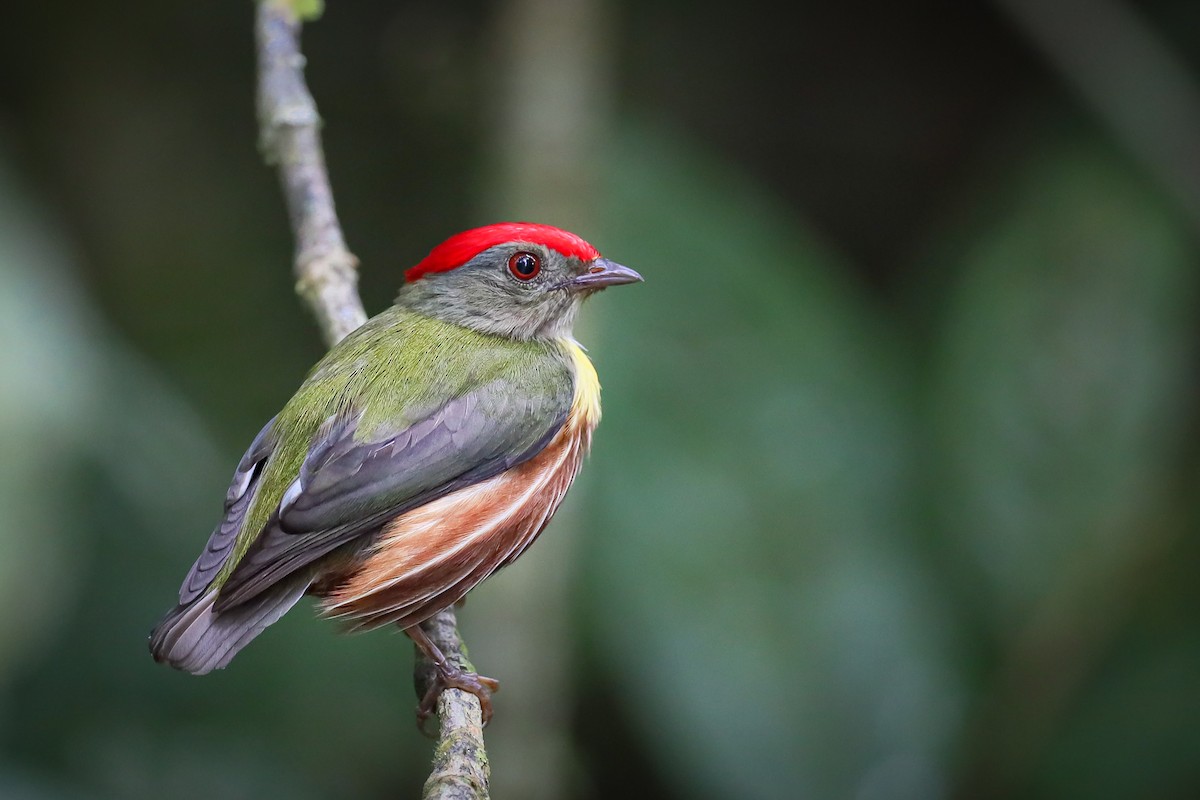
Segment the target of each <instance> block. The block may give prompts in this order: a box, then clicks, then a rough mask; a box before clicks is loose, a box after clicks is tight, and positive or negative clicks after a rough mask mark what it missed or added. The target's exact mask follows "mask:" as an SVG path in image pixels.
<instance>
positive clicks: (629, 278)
mask: <svg viewBox="0 0 1200 800" xmlns="http://www.w3.org/2000/svg"><path fill="white" fill-rule="evenodd" d="M641 280H642V276H641V275H638V274H637V273H636V272H634V271H633V270H631V269H630V268H629V267H624V266H621V265H620V264H618V263H616V262H614V261H609V260H608V259H607V258H597V259H596V260H595V261H593V262H592V263H591V266H589V267H588V271H587V272H585V273H583V274H582V275H580V276H579V277H578V278H575V279H574V280H573V281H571V282H570V283H569V284H568V285H569V286H570V287H571V288H572V289H603V288H604V287H605V286H619V285H621V284H622V283H638V282H639V281H641Z"/></svg>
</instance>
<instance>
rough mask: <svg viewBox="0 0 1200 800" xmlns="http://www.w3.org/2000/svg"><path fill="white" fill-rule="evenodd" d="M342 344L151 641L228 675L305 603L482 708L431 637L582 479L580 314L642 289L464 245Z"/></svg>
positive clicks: (195, 666)
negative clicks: (398, 643)
mask: <svg viewBox="0 0 1200 800" xmlns="http://www.w3.org/2000/svg"><path fill="white" fill-rule="evenodd" d="M405 278H406V282H405V284H404V286H403V288H401V290H400V292H399V295H398V296H397V298H396V302H395V304H394V305H393V306H392V307H390V308H388V309H387V310H386V311H384V312H383V313H381V314H379V315H378V316H376V317H374V318H372V319H371V320H369V321H368V322H366V323H365V324H364V325H363V326H362V327H360V328H359V329H358V330H356V331H354V332H353V333H351V334H350V335H349V336H347V337H346V338H345V339H343V340H342V341H341V342H339V343H338V344H337V345H335V346H334V347H333V348H332V349H331V350H330V351H329V352H328V353H327V354H326V355H325V357H324V358H323V359H321V361H320V362H318V363H317V365H316V366H315V367H314V368H313V370H312V372H311V373H310V374H309V375H308V378H307V379H306V380H305V382H304V383H303V384H302V385H301V386H300V389H299V390H298V391H297V392H296V394H295V395H294V396H293V397H292V398H291V400H289V401H288V402H287V404H286V405H285V406H284V407H283V410H282V411H280V412H279V414H278V415H277V416H276V417H275V418H274V419H272V420H271V421H270V422H268V423H267V425H266V427H264V428H263V429H262V431H261V432H259V434H258V436H256V437H255V438H254V441H253V442H252V443H251V445H250V449H249V450H247V451H246V454H245V455H244V456H243V457H242V460H241V462H240V463H239V464H238V466H237V470H236V471H235V472H234V476H233V482H232V483H231V484H230V486H229V491H228V492H227V493H226V495H225V511H224V516H223V517H222V519H221V521H220V522H219V523H218V525H217V527H216V530H214V531H213V533H212V536H211V537H210V538H209V540H208V544H207V545H206V546H205V548H204V551H203V552H202V553H201V554H200V557H199V558H198V559H197V560H196V563H195V564H194V565H193V566H192V569H191V571H190V572H189V573H188V575H187V577H186V578H185V579H184V581H183V586H182V587H181V588H180V590H179V605H178V606H176V607H175V608H174V609H173V610H172V611H170V612H169V613H168V614H167V615H166V617H165V618H164V619H163V620H162V621H161V622H160V623H159V624H158V626H157V627H156V628H155V629H154V631H153V632H152V633H151V636H150V650H151V652H152V653H153V654H154V658H155V659H156V660H158V661H165V662H167V663H168V664H170V665H171V666H173V667H177V668H178V669H181V670H186V671H188V672H191V673H194V674H197V675H200V674H204V673H206V672H209V671H211V670H213V669H219V668H221V667H224V666H225V665H226V664H228V663H229V661H230V660H231V659H232V658H233V657H234V655H236V654H237V653H238V651H239V650H241V649H242V648H243V647H245V646H246V645H247V644H248V643H249V642H250V641H251V640H252V639H253V638H254V637H255V636H257V635H258V634H259V633H261V632H262V630H263V629H264V628H266V627H267V626H268V625H270V624H271V623H272V622H275V621H276V620H278V619H279V618H280V617H281V616H282V615H283V614H284V613H285V612H286V611H287V610H288V609H289V608H291V607H292V606H293V605H294V604H295V603H296V602H297V601H298V600H299V599H300V598H301V596H303V595H304V594H305V593H309V594H313V595H316V596H317V597H319V598H320V599H321V600H320V602H321V610H322V612H323V613H324V614H326V615H328V616H332V617H337V618H341V619H343V620H345V621H346V622H347V623H348V624H349V627H350V628H351V629H355V630H362V629H368V628H374V627H378V626H381V625H386V624H391V623H395V624H396V625H399V626H400V627H401V628H402V629H403V630H404V631H405V632H407V633H408V635H409V636H411V637H412V639H413V641H415V642H416V644H417V646H418V647H420V648H421V649H422V650H423V651H424V653H425V654H426V655H427V656H428V657H429V658H430V660H432V661H433V662H434V663H435V664H436V665H437V671H438V681H437V682H436V684H435V686H434V687H433V688H432V689H431V690H430V693H429V694H428V695H426V697H425V699H424V701H423V702H422V706H421V709H422V712H421V713H422V714H427V713H428V712H429V710H430V709H431V708H432V705H433V702H434V701H435V700H436V697H437V693H438V692H440V691H441V690H442V689H443V688H445V687H448V686H453V687H457V688H460V689H464V690H466V691H469V692H472V693H474V694H476V695H478V696H479V698H480V701H481V703H482V706H483V710H484V716H485V719H486V718H488V717H490V716H491V702H490V692H491V691H494V690H495V689H496V688H497V684H496V682H495V681H493V680H492V679H490V678H485V677H482V676H479V675H476V674H475V673H472V672H467V671H465V670H462V669H460V668H459V667H457V666H456V665H455V664H453V663H451V662H450V661H448V660H447V659H446V658H445V656H443V654H442V653H441V652H440V651H439V650H438V649H437V647H436V646H435V645H434V644H433V643H432V642H431V641H430V640H429V639H428V637H426V635H425V634H424V632H423V631H422V630H421V628H420V627H419V623H421V622H422V621H424V620H426V619H428V618H429V617H431V616H433V615H434V614H436V613H437V612H438V611H441V610H442V609H444V608H447V607H449V606H450V605H452V604H454V603H456V602H457V601H459V600H460V599H462V597H463V596H464V595H465V594H466V593H467V592H468V591H469V590H470V589H471V588H473V587H474V586H476V585H477V584H478V583H479V582H480V581H482V580H483V579H485V578H487V577H488V576H489V575H491V574H492V573H493V572H495V571H496V570H498V569H500V568H501V567H503V566H505V565H507V564H510V563H512V561H513V560H515V559H516V558H517V557H518V556H520V555H521V553H523V552H524V551H525V549H526V548H527V547H528V546H529V545H530V544H531V543H532V542H533V540H534V539H535V538H537V536H538V534H539V533H540V532H541V530H542V528H544V527H545V525H546V523H547V522H548V521H549V520H550V517H551V516H553V514H554V512H555V510H556V509H557V508H558V505H559V503H561V502H562V499H563V496H564V495H565V494H566V491H567V488H568V487H569V486H570V485H571V482H572V481H573V480H574V478H575V476H576V474H577V473H578V472H579V468H580V465H581V463H582V460H583V457H584V455H585V454H586V452H587V450H588V446H589V444H590V442H591V436H592V430H593V428H595V426H596V423H597V422H598V421H599V419H600V385H599V382H598V380H597V378H596V371H595V369H594V368H593V367H592V364H591V362H590V361H589V360H588V358H587V356H585V355H584V353H583V350H582V349H581V348H580V346H579V345H578V344H577V343H576V342H575V340H574V339H573V338H572V335H571V330H572V326H573V324H574V322H575V316H576V313H577V312H578V311H579V307H580V305H581V304H582V302H583V300H584V299H586V298H587V297H589V296H590V295H592V294H594V293H595V292H596V291H597V290H599V289H603V288H604V287H606V286H613V285H617V284H623V283H633V282H635V281H640V280H641V276H639V275H638V274H637V273H636V272H634V271H633V270H631V269H629V268H628V267H623V266H621V265H620V264H615V263H613V262H611V261H608V260H607V259H604V258H601V257H600V254H599V252H597V251H596V249H595V248H594V247H592V246H591V245H590V244H588V243H587V242H585V241H584V240H583V239H581V238H579V237H578V236H576V235H574V234H572V233H568V232H566V231H564V230H560V229H558V228H553V227H550V226H548V225H535V224H529V223H501V224H497V225H489V226H487V227H483V228H476V229H473V230H469V231H464V232H463V233H459V234H457V235H455V236H452V237H451V238H450V239H448V240H446V241H445V242H443V243H442V244H440V245H438V246H437V247H436V248H434V249H433V250H432V251H431V252H430V253H429V255H428V256H427V257H426V258H425V259H424V260H422V261H421V262H420V263H419V264H417V265H416V266H415V267H413V268H411V269H409V270H408V271H407V272H406V273H405Z"/></svg>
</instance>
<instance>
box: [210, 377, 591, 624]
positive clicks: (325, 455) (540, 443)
mask: <svg viewBox="0 0 1200 800" xmlns="http://www.w3.org/2000/svg"><path fill="white" fill-rule="evenodd" d="M563 389H564V390H563V391H562V392H560V393H558V394H555V395H552V396H545V397H540V398H532V399H530V398H524V399H522V400H521V401H519V402H514V401H513V398H514V397H520V394H519V390H518V388H517V387H515V386H513V385H512V384H511V383H510V382H509V381H507V380H503V379H499V380H495V381H492V382H490V383H488V384H485V385H484V386H481V387H479V388H478V389H476V390H475V391H473V392H469V393H467V394H464V395H463V396H461V397H458V398H455V399H453V400H451V401H449V402H448V403H446V404H445V405H443V406H442V407H441V408H440V409H438V410H437V411H436V412H434V413H432V414H430V415H429V416H427V417H425V418H423V419H421V420H419V421H417V422H415V423H414V424H412V425H410V426H408V427H406V428H404V429H402V430H397V431H391V432H379V431H373V435H374V438H373V439H372V440H369V441H360V440H359V438H358V435H359V432H360V430H361V427H362V419H363V414H362V413H361V412H357V413H355V412H349V413H343V414H341V415H338V416H335V417H332V418H330V419H329V420H327V421H326V423H325V424H323V425H322V426H321V429H320V431H319V433H318V435H317V436H316V437H314V440H313V442H312V443H311V444H310V446H309V452H308V454H307V455H306V457H305V459H304V462H303V464H302V465H301V467H300V470H299V475H298V476H297V478H296V480H295V482H294V483H293V484H292V485H291V486H289V487H288V489H287V491H285V492H284V495H283V497H284V500H285V501H286V502H282V503H281V504H280V505H279V506H278V507H277V508H276V509H275V512H274V513H273V514H272V515H271V517H270V519H269V521H268V522H267V525H266V526H265V528H264V530H263V531H262V533H261V534H260V535H259V536H258V537H257V538H256V539H255V540H254V541H253V543H252V544H251V545H250V547H249V549H248V550H247V551H246V554H245V555H244V556H243V557H242V559H241V560H240V561H239V562H238V564H237V566H236V567H235V568H234V569H233V570H232V572H231V573H230V575H229V577H228V579H227V580H226V581H225V583H224V584H223V585H222V586H221V588H220V593H219V595H218V597H217V599H216V602H215V604H214V609H215V610H216V611H218V612H220V611H223V610H225V609H229V608H232V607H234V606H237V605H239V604H241V603H245V602H247V601H248V600H250V599H251V598H253V597H255V596H257V595H258V594H260V593H261V592H263V591H265V590H266V589H267V588H269V587H270V586H272V585H274V584H275V583H277V582H279V581H281V580H283V579H284V578H285V577H286V576H288V575H290V574H292V573H294V572H296V571H297V570H299V569H302V568H303V567H305V566H306V565H308V564H311V563H312V562H314V561H316V560H317V559H319V558H321V557H323V556H326V555H328V554H330V553H332V552H333V551H335V550H337V549H338V548H341V547H343V546H354V543H358V544H361V543H362V542H363V540H364V538H366V537H369V536H370V535H372V534H374V533H376V532H378V530H379V529H380V528H381V527H382V526H383V525H384V524H386V523H387V522H388V521H390V520H391V519H393V518H394V517H395V516H397V515H398V514H402V513H404V512H405V511H408V510H411V509H413V508H416V507H417V506H421V505H424V504H425V503H428V502H430V501H432V500H435V499H437V498H440V497H443V496H445V495H447V494H449V493H451V492H454V491H456V490H458V489H462V488H465V487H467V486H470V485H472V484H475V483H478V482H480V481H483V480H487V479H488V478H490V477H492V476H494V475H497V474H499V473H501V472H503V471H505V470H507V469H510V468H512V467H513V466H516V465H518V464H520V463H523V462H524V461H526V460H528V459H529V458H531V457H533V456H534V455H536V454H537V453H538V452H540V451H541V450H542V449H543V448H544V447H545V446H546V444H547V443H548V442H549V441H550V440H551V439H553V438H554V436H555V434H556V433H557V432H558V431H559V430H560V429H561V428H562V425H563V423H564V422H565V420H566V418H567V414H568V412H569V409H570V401H571V391H570V389H571V387H570V386H569V385H566V386H564V387H563Z"/></svg>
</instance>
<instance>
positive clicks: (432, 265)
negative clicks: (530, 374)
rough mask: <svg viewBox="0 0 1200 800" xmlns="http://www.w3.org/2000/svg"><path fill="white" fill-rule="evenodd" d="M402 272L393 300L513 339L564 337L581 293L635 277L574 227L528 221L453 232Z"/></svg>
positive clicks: (630, 281)
mask: <svg viewBox="0 0 1200 800" xmlns="http://www.w3.org/2000/svg"><path fill="white" fill-rule="evenodd" d="M404 277H405V281H406V282H405V284H404V286H403V288H401V290H400V294H399V296H398V297H397V298H396V302H397V304H399V305H402V306H405V307H408V308H412V309H414V310H416V311H420V312H421V313H423V314H428V315H429V316H432V317H436V318H438V319H441V320H444V321H446V322H452V323H455V324H457V325H462V326H464V327H468V328H473V329H475V330H478V331H483V332H485V333H492V334H497V335H500V336H507V337H510V338H513V339H549V338H556V337H559V336H569V335H570V334H571V327H572V325H573V324H574V322H575V314H576V312H578V310H579V306H580V304H582V302H583V300H584V299H585V298H587V297H589V296H590V295H592V294H594V293H596V292H597V291H599V290H600V289H603V288H604V287H606V286H615V285H617V284H622V283H634V282H636V281H640V280H641V279H642V276H640V275H638V274H637V273H636V272H634V271H633V270H631V269H629V268H628V267H623V266H621V265H620V264H616V263H613V262H612V261H609V260H608V259H606V258H601V257H600V253H599V252H598V251H597V250H596V248H594V247H592V246H591V245H590V244H588V243H587V242H585V241H584V240H583V239H581V238H579V237H578V236H576V235H575V234H573V233H569V232H567V231H564V230H562V229H560V228H554V227H551V226H549V225H535V224H533V223H528V222H502V223H499V224H496V225H487V226H485V227H482V228H473V229H471V230H469V231H463V232H462V233H459V234H455V235H454V236H451V237H450V238H449V239H447V240H446V241H444V242H442V243H441V244H440V245H438V246H437V247H435V248H433V250H432V251H430V253H429V255H427V256H426V257H425V258H424V259H423V260H422V261H421V263H419V264H417V265H416V266H415V267H413V268H411V269H409V270H408V271H407V272H405V273H404Z"/></svg>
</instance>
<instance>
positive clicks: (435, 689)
mask: <svg viewBox="0 0 1200 800" xmlns="http://www.w3.org/2000/svg"><path fill="white" fill-rule="evenodd" d="M435 666H436V667H437V677H436V678H434V680H433V682H432V683H431V684H430V685H429V689H427V690H426V692H425V696H424V697H423V698H421V704H420V705H419V706H417V727H418V728H420V729H421V732H422V733H424V732H425V720H427V719H429V717H430V715H431V714H433V712H434V710H435V709H436V708H437V701H438V698H439V697H440V696H441V694H442V692H444V691H445V690H446V689H462V690H463V691H464V692H470V693H471V694H473V695H475V696H476V697H478V698H479V708H480V711H481V712H482V715H483V724H484V725H487V724H488V722H490V721H491V719H492V692H498V691H500V681H498V680H496V679H495V678H488V677H486V676H484V675H480V674H479V673H477V672H471V671H469V670H465V669H463V668H461V667H458V666H455V665H454V664H451V663H450V662H449V661H443V662H441V663H440V664H436V665H435Z"/></svg>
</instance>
